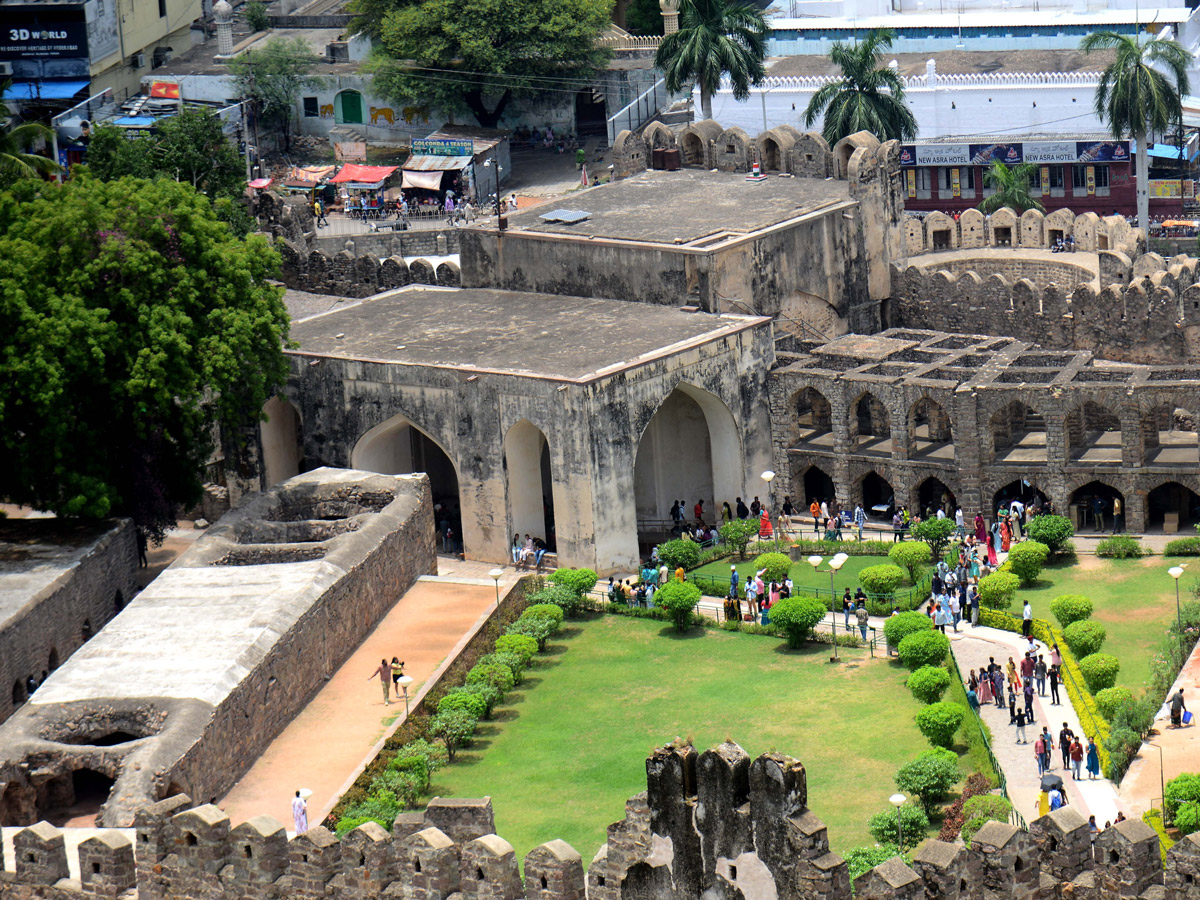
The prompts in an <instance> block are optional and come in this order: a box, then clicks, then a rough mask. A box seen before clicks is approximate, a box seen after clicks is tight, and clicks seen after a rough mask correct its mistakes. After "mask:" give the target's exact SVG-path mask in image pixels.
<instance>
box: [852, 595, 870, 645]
mask: <svg viewBox="0 0 1200 900" xmlns="http://www.w3.org/2000/svg"><path fill="white" fill-rule="evenodd" d="M854 618H856V619H857V620H858V630H859V632H860V633H861V634H862V639H863V642H864V643H865V642H866V640H867V623H868V622H869V621H870V619H871V615H870V613H868V612H867V608H866V607H865V606H863V604H862V602H861V601H859V604H858V609H856V610H855V611H854Z"/></svg>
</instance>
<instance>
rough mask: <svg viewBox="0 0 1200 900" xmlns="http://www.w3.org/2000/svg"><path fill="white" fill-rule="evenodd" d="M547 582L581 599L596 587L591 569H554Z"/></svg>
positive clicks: (594, 575)
mask: <svg viewBox="0 0 1200 900" xmlns="http://www.w3.org/2000/svg"><path fill="white" fill-rule="evenodd" d="M549 580H550V581H551V582H552V583H553V584H558V585H562V586H563V587H565V588H567V589H568V590H570V591H573V592H574V593H575V594H576V596H579V597H582V596H583V595H584V594H586V593H587V592H588V591H590V590H591V589H592V588H594V587H595V586H596V581H597V575H596V573H595V572H593V571H592V570H591V569H555V570H554V571H553V572H551V573H550V579H549Z"/></svg>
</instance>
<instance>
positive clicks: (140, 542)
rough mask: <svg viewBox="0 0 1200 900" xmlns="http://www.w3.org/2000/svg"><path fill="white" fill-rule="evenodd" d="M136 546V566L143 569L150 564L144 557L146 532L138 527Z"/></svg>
mask: <svg viewBox="0 0 1200 900" xmlns="http://www.w3.org/2000/svg"><path fill="white" fill-rule="evenodd" d="M137 548H138V568H139V569H145V568H147V567H148V566H149V565H150V561H149V560H148V559H146V532H144V531H142V529H140V528H139V529H138V530H137Z"/></svg>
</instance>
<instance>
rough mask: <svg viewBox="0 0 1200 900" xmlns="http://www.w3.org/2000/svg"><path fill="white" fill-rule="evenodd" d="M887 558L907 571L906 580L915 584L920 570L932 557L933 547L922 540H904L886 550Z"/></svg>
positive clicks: (922, 569)
mask: <svg viewBox="0 0 1200 900" xmlns="http://www.w3.org/2000/svg"><path fill="white" fill-rule="evenodd" d="M888 559H890V560H891V561H892V562H894V563H895V564H896V565H898V566H899V567H900V568H902V569H903V570H904V571H905V572H906V573H908V580H909V581H911V582H912V583H913V584H916V583H917V582H918V581H919V580H920V578H921V572H922V571H924V569H925V567H926V566H927V565H929V562H930V560H932V559H933V548H932V547H931V546H930V545H929V544H927V543H925V542H924V541H904V542H903V543H900V544H892V549H890V550H889V551H888Z"/></svg>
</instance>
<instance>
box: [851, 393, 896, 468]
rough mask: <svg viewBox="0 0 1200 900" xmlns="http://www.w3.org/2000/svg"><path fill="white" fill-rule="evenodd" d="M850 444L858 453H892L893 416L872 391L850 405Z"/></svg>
mask: <svg viewBox="0 0 1200 900" xmlns="http://www.w3.org/2000/svg"><path fill="white" fill-rule="evenodd" d="M850 444H851V446H852V447H853V448H854V449H855V452H857V453H886V454H889V455H890V454H891V452H892V421H891V416H890V415H889V414H888V409H887V406H886V405H885V404H884V403H883V402H882V401H881V400H880V399H879V398H878V397H876V396H875V395H874V394H873V393H871V392H870V391H863V392H862V393H861V394H859V395H858V397H857V399H855V401H854V402H853V403H852V404H850Z"/></svg>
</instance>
